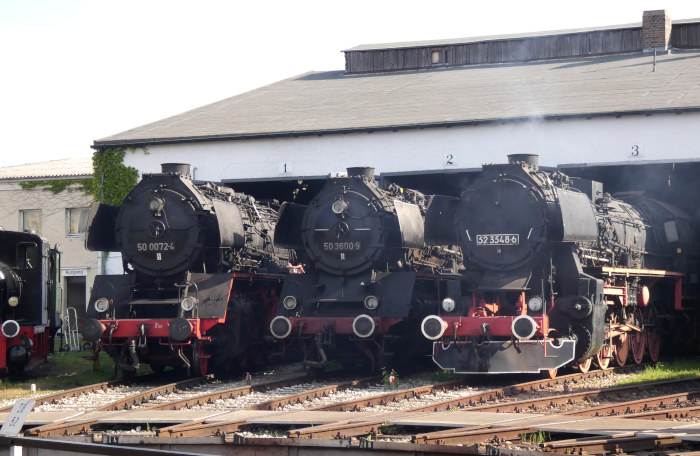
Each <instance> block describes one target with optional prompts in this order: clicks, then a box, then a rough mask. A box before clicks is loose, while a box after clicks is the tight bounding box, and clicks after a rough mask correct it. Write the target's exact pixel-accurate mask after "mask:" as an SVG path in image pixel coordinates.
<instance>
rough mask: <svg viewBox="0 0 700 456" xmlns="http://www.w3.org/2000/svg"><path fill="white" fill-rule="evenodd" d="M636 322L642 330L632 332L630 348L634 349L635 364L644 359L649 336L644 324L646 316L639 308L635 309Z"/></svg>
mask: <svg viewBox="0 0 700 456" xmlns="http://www.w3.org/2000/svg"><path fill="white" fill-rule="evenodd" d="M633 318H634V324H635V326H637V327H639V328H640V329H641V331H634V332H632V333H631V334H630V348H631V349H632V358H633V359H634V362H635V364H640V363H641V362H642V359H644V350H645V349H646V345H647V344H646V342H647V337H646V333H645V332H644V329H643V328H642V325H643V323H644V317H643V316H642V312H641V311H640V310H639V309H637V310H635V311H634V317H633Z"/></svg>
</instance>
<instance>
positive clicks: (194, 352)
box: [81, 164, 287, 375]
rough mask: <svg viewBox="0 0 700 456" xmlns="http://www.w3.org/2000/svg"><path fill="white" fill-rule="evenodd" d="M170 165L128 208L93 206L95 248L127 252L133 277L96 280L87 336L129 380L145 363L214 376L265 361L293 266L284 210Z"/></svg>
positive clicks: (149, 179)
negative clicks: (280, 220)
mask: <svg viewBox="0 0 700 456" xmlns="http://www.w3.org/2000/svg"><path fill="white" fill-rule="evenodd" d="M162 168H163V169H162V173H160V174H144V175H143V179H142V180H141V181H140V182H139V183H138V184H137V185H136V187H135V188H134V189H133V190H132V191H131V192H130V193H129V195H128V196H127V197H126V198H125V200H124V201H123V203H122V204H121V205H120V206H107V205H104V204H99V203H98V204H95V205H93V207H92V208H91V211H90V218H89V222H88V223H89V228H88V233H87V236H86V247H87V248H88V249H89V250H103V251H108V252H121V255H122V260H123V263H124V270H125V271H126V274H122V275H102V276H98V277H97V278H96V279H95V284H94V286H93V289H92V294H91V297H90V301H89V304H88V312H87V318H86V320H85V322H84V323H83V326H82V329H81V332H82V334H83V337H84V338H85V339H86V340H88V341H93V342H97V343H96V348H95V350H96V351H95V356H96V358H95V359H97V354H98V353H99V350H100V349H101V348H104V349H105V350H106V351H107V352H108V353H109V354H110V356H112V357H113V358H114V360H115V362H116V364H117V366H118V367H119V368H121V369H122V370H123V371H124V372H125V373H127V374H129V373H133V372H135V370H136V369H137V368H138V365H139V363H140V362H145V363H148V364H149V365H150V366H151V368H152V369H153V370H155V371H160V370H162V369H163V368H165V367H166V366H173V367H178V366H185V367H187V368H188V370H189V372H190V373H191V375H204V374H206V373H207V371H208V370H209V368H210V367H211V368H212V369H214V370H221V371H225V370H227V369H231V368H234V367H236V366H238V367H244V366H246V365H247V364H249V363H257V362H259V361H261V360H264V359H265V349H264V344H263V343H262V341H263V339H264V335H265V332H266V331H267V327H266V322H269V321H270V319H271V318H272V316H273V315H274V313H275V311H276V305H277V297H278V292H279V288H280V286H281V283H282V279H281V276H280V275H278V274H279V273H280V272H281V271H283V269H284V266H285V265H286V263H287V258H286V257H285V256H284V252H280V251H278V250H275V249H274V247H273V245H272V237H273V232H274V227H275V220H276V218H277V211H276V209H275V208H274V207H272V206H270V205H268V204H260V203H259V202H256V201H255V199H254V198H252V197H250V196H247V195H244V194H240V193H236V192H234V191H233V190H231V189H229V188H223V187H218V186H215V185H212V184H206V185H195V184H194V183H193V182H192V181H191V179H190V177H189V165H182V164H164V165H163V166H162ZM210 361H211V364H212V365H211V366H210Z"/></svg>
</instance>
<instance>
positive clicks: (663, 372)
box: [616, 361, 700, 386]
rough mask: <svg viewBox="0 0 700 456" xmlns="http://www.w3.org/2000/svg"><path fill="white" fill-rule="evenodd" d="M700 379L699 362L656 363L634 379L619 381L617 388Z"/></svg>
mask: <svg viewBox="0 0 700 456" xmlns="http://www.w3.org/2000/svg"><path fill="white" fill-rule="evenodd" d="M686 378H700V361H674V362H671V363H669V364H664V363H658V364H656V365H654V366H647V367H646V368H644V370H643V371H642V372H640V373H639V374H637V375H635V376H634V377H631V378H627V379H624V380H621V381H619V382H617V383H616V385H617V386H627V385H634V384H637V383H649V382H659V381H664V380H681V379H686Z"/></svg>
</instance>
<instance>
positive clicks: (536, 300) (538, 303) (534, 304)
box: [527, 296, 542, 312]
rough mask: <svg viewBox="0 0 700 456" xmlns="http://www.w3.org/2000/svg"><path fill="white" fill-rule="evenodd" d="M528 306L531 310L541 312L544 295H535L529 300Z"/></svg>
mask: <svg viewBox="0 0 700 456" xmlns="http://www.w3.org/2000/svg"><path fill="white" fill-rule="evenodd" d="M527 308H528V310H529V311H530V312H539V311H541V310H542V297H540V296H533V297H531V298H530V299H529V300H528V301H527Z"/></svg>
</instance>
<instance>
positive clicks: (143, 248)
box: [136, 242, 175, 252]
mask: <svg viewBox="0 0 700 456" xmlns="http://www.w3.org/2000/svg"><path fill="white" fill-rule="evenodd" d="M136 250H137V251H139V252H165V251H168V250H175V243H174V242H137V243H136Z"/></svg>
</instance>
